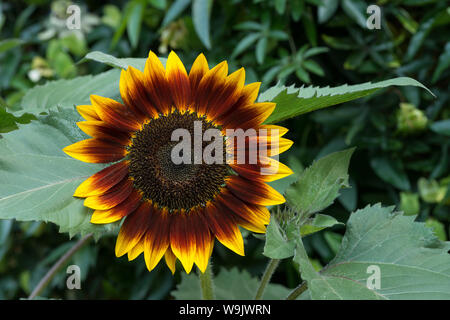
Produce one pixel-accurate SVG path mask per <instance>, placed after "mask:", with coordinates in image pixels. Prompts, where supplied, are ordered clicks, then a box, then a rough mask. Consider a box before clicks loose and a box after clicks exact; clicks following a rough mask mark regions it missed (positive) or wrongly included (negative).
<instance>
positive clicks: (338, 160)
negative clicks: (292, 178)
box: [285, 148, 355, 217]
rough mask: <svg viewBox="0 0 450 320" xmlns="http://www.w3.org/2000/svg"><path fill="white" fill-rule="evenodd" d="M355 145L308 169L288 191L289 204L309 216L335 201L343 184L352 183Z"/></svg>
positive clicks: (329, 156) (326, 157)
mask: <svg viewBox="0 0 450 320" xmlns="http://www.w3.org/2000/svg"><path fill="white" fill-rule="evenodd" d="M354 150H355V149H354V148H351V149H347V150H343V151H339V152H334V153H331V154H329V155H327V156H325V157H323V158H321V159H319V160H317V161H316V162H314V163H313V164H312V165H311V166H310V167H308V168H307V169H305V170H304V171H303V172H302V173H301V175H300V177H299V178H298V181H297V182H296V183H294V184H292V185H291V186H290V187H289V188H288V189H287V190H286V193H285V197H286V201H287V203H288V204H289V206H290V207H291V208H292V209H294V210H295V211H296V212H298V213H299V214H300V215H301V216H305V217H308V216H310V215H312V214H313V213H316V212H318V211H321V210H323V209H325V208H326V207H328V206H329V205H331V204H332V203H333V201H334V200H335V199H336V198H337V197H338V196H339V190H340V189H341V188H342V187H348V173H347V171H348V166H349V163H350V157H351V156H352V154H353V151H354Z"/></svg>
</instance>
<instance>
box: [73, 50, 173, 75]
mask: <svg viewBox="0 0 450 320" xmlns="http://www.w3.org/2000/svg"><path fill="white" fill-rule="evenodd" d="M86 59H87V60H94V61H97V62H101V63H104V64H107V65H109V66H111V67H114V68H121V69H127V68H128V66H132V67H134V68H136V69H139V70H141V71H143V70H144V67H145V62H146V61H147V59H146V58H116V57H114V56H112V55H109V54H106V53H103V52H100V51H92V52H89V53H88V54H87V55H86V56H85V57H84V59H83V60H81V61H80V62H82V61H84V60H86ZM160 60H161V62H162V63H163V64H164V65H165V63H166V60H167V59H164V58H160Z"/></svg>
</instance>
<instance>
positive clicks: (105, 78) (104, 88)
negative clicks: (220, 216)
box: [15, 69, 120, 116]
mask: <svg viewBox="0 0 450 320" xmlns="http://www.w3.org/2000/svg"><path fill="white" fill-rule="evenodd" d="M119 77H120V71H119V70H115V69H114V70H109V71H107V72H103V73H100V74H98V75H95V76H92V75H88V76H83V77H77V78H74V79H70V80H65V79H64V80H56V81H49V82H47V83H46V84H44V85H42V86H36V87H34V88H32V89H30V90H28V91H27V93H26V95H25V96H24V97H23V99H22V101H21V106H22V110H19V111H17V112H16V113H15V115H16V116H18V115H21V114H23V113H25V112H28V113H32V114H35V115H38V114H40V113H42V112H48V111H49V110H50V109H55V108H56V107H59V108H69V109H72V108H73V107H74V106H76V105H80V104H90V100H89V96H90V95H91V94H96V95H99V96H102V97H108V98H114V99H118V98H119V97H120V94H119Z"/></svg>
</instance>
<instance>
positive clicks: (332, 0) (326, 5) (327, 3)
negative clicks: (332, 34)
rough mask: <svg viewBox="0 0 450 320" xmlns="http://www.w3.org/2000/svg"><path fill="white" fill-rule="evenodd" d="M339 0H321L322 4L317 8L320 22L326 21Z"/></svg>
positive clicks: (332, 13) (334, 10) (333, 11)
mask: <svg viewBox="0 0 450 320" xmlns="http://www.w3.org/2000/svg"><path fill="white" fill-rule="evenodd" d="M338 5H339V0H323V1H322V5H321V6H319V8H317V19H318V21H319V23H320V24H322V23H325V22H327V21H328V20H329V19H330V18H331V17H332V16H333V15H334V13H335V12H336V10H337V8H338Z"/></svg>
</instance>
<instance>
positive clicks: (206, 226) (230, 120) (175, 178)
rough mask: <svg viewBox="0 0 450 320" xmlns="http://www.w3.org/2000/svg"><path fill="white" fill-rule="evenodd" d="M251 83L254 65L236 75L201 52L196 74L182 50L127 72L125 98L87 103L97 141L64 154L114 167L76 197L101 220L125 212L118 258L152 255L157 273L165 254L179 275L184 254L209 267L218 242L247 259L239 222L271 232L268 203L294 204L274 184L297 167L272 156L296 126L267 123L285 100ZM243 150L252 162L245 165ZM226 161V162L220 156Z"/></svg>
mask: <svg viewBox="0 0 450 320" xmlns="http://www.w3.org/2000/svg"><path fill="white" fill-rule="evenodd" d="M244 81H245V71H244V69H243V68H241V69H239V70H237V71H236V72H234V73H231V74H229V75H228V66H227V63H226V61H224V62H222V63H220V64H218V65H217V66H215V67H214V68H212V69H209V67H208V63H207V61H206V58H205V57H204V55H202V54H201V55H199V56H198V57H197V59H196V60H195V62H194V64H193V65H192V68H191V70H190V72H189V74H188V73H187V72H186V69H185V67H184V65H183V64H182V62H181V61H180V59H179V58H178V56H177V55H176V54H175V53H174V52H171V53H170V54H169V57H168V59H167V63H166V68H164V66H163V64H162V63H161V61H160V60H159V59H158V57H157V56H156V55H155V54H154V53H153V52H150V54H149V57H148V59H147V62H146V65H145V69H144V72H141V71H139V70H137V69H135V68H133V67H131V66H130V67H128V69H127V70H122V73H121V77H120V94H121V97H122V100H123V103H120V102H117V101H115V100H112V99H109V98H103V97H99V96H95V95H92V96H91V103H92V105H81V106H78V107H77V109H78V111H79V112H80V114H81V115H82V116H83V117H84V119H86V121H82V122H79V123H78V126H79V127H80V129H81V130H83V131H84V132H85V133H87V134H88V135H90V136H91V137H92V138H91V139H87V140H83V141H80V142H77V143H75V144H73V145H70V146H68V147H66V148H65V149H64V151H65V152H66V153H67V154H68V155H70V156H72V157H74V158H76V159H79V160H81V161H85V162H90V163H110V166H108V167H106V168H105V169H103V170H101V171H99V172H97V173H96V174H94V175H93V176H91V177H90V178H88V179H87V180H86V181H84V182H83V183H82V184H81V185H80V186H79V187H78V188H77V189H76V191H75V194H74V196H76V197H81V198H85V201H84V205H85V206H87V207H89V208H92V209H94V213H93V215H92V218H91V222H92V223H112V222H115V221H118V220H121V219H122V218H125V221H124V222H123V224H122V226H121V229H120V232H119V235H118V238H117V242H116V250H115V251H116V255H117V256H122V255H124V254H128V258H129V260H133V259H135V258H136V257H137V256H139V255H140V254H141V253H144V258H145V262H146V265H147V268H148V269H149V270H152V269H153V268H154V267H155V266H156V265H157V264H158V263H159V261H160V260H161V259H162V257H163V256H164V258H165V261H166V263H167V265H168V267H169V268H170V269H171V270H172V272H174V271H175V262H176V260H177V259H179V260H180V261H181V263H182V265H183V267H184V269H185V270H186V272H190V271H191V269H192V267H193V265H194V264H196V265H197V266H198V268H199V269H200V270H201V271H202V272H204V271H205V269H206V267H207V264H208V260H209V258H210V256H211V253H212V249H213V245H214V239H215V238H217V239H218V240H219V241H220V242H221V243H222V244H223V245H225V246H226V247H228V248H229V249H231V250H233V251H234V252H236V253H237V254H239V255H244V244H243V239H242V235H241V233H240V231H239V228H238V226H241V227H243V228H246V229H248V230H250V231H252V232H259V233H264V232H265V227H266V225H267V224H268V223H269V219H270V214H269V211H268V210H267V208H266V206H268V205H276V204H280V203H283V202H284V201H285V200H284V198H283V196H282V195H281V194H279V193H278V192H277V191H276V190H274V189H273V188H271V187H270V186H269V185H267V184H266V182H269V181H273V180H276V179H280V178H282V177H285V176H287V175H289V174H291V173H292V171H291V170H290V169H289V168H288V167H286V166H285V165H283V164H281V163H279V162H278V161H277V160H275V159H273V158H271V156H275V155H277V154H279V153H281V152H283V151H285V150H286V149H288V148H289V147H290V146H291V145H292V142H291V141H290V140H287V139H285V138H282V137H281V136H282V135H283V134H285V133H286V131H287V130H286V129H284V128H282V127H279V126H274V125H263V122H264V121H265V120H266V119H267V117H268V116H269V115H270V114H271V113H272V111H273V110H274V108H275V104H274V103H255V100H256V97H257V95H258V91H259V86H260V83H251V84H248V85H245V84H244ZM236 129H240V130H241V131H242V132H244V133H245V132H247V133H248V132H249V131H248V130H250V129H252V130H254V134H253V135H244V136H243V140H242V141H243V142H244V143H234V139H235V138H236V140H238V138H239V137H234V136H233V137H231V136H230V134H229V133H230V132H234V131H233V130H236ZM177 130H178V131H177ZM180 130H181V131H180ZM175 132H178V133H180V132H181V133H186V134H187V135H188V136H190V137H191V138H192V140H191V139H184V140H183V141H182V142H183V143H186V142H191V143H187V144H182V145H181V147H180V143H181V142H180V139H178V140H177V139H174V133H175ZM207 137H208V138H207ZM212 137H214V140H213V139H212ZM175 138H176V135H175ZM178 138H180V136H178ZM211 141H213V142H211ZM252 142H256V144H254V143H252ZM186 145H187V147H186ZM255 146H256V148H255ZM261 146H263V147H264V148H262V147H261ZM212 147H214V148H212ZM263 149H264V150H266V151H267V152H266V155H264V153H261V152H260V151H261V150H263ZM175 151H177V152H175ZM255 152H256V153H257V154H256V157H254V158H252V153H255ZM208 155H209V157H210V158H212V159H213V160H214V161H207V157H206V156H208ZM236 155H237V156H236ZM240 155H243V156H242V159H243V160H244V161H237V160H238V158H239V156H240ZM222 156H224V157H222ZM180 158H181V159H184V160H186V159H187V160H191V161H184V162H183V161H181V162H180V161H178V160H179V159H180ZM221 158H226V160H223V161H216V160H217V159H221ZM252 159H253V160H252ZM175 160H177V161H175Z"/></svg>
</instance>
